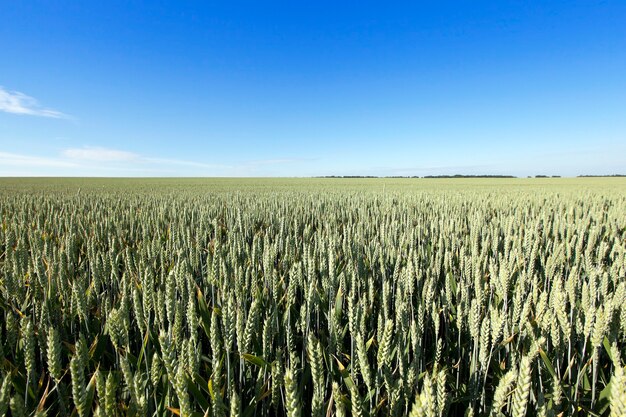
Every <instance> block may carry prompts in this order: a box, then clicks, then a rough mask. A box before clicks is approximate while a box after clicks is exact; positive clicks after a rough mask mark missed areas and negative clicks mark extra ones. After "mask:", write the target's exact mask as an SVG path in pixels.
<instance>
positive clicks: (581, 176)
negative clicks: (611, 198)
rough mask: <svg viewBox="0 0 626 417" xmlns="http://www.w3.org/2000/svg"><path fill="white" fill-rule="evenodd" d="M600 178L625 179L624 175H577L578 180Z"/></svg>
mask: <svg viewBox="0 0 626 417" xmlns="http://www.w3.org/2000/svg"><path fill="white" fill-rule="evenodd" d="M601 177H626V174H611V175H579V176H578V178H601Z"/></svg>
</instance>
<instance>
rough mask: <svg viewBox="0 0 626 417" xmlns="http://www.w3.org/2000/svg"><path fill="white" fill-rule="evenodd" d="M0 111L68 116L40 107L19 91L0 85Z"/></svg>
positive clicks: (59, 116)
mask: <svg viewBox="0 0 626 417" xmlns="http://www.w3.org/2000/svg"><path fill="white" fill-rule="evenodd" d="M0 111H3V112H5V113H12V114H22V115H29V116H41V117H51V118H54V119H64V118H68V116H67V115H66V114H64V113H61V112H60V111H57V110H52V109H48V108H45V107H42V106H41V105H40V104H39V102H38V101H37V100H36V99H35V98H33V97H31V96H27V95H26V94H24V93H20V92H19V91H9V90H6V89H5V88H4V87H2V86H0Z"/></svg>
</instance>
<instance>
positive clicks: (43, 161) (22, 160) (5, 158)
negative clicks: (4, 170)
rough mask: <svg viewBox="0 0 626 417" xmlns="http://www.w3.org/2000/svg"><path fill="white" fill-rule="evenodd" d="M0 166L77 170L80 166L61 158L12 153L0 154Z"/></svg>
mask: <svg viewBox="0 0 626 417" xmlns="http://www.w3.org/2000/svg"><path fill="white" fill-rule="evenodd" d="M0 165H2V166H4V167H7V166H10V167H13V166H15V167H20V168H23V167H38V168H76V167H78V166H79V165H78V164H76V163H74V162H71V161H65V160H62V159H59V158H46V157H40V156H31V155H20V154H16V153H10V152H0Z"/></svg>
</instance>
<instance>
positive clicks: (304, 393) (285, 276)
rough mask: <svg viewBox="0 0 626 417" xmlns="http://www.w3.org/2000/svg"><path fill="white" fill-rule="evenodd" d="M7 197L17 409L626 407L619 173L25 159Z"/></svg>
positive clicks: (7, 374)
mask: <svg viewBox="0 0 626 417" xmlns="http://www.w3.org/2000/svg"><path fill="white" fill-rule="evenodd" d="M79 188H80V193H79V192H77V190H78V189H79ZM0 216H1V217H0V309H1V310H0V314H1V315H2V320H0V381H1V385H0V416H1V415H5V414H7V413H11V415H16V416H18V415H24V416H26V415H66V416H71V415H75V416H79V417H80V416H90V415H99V416H106V417H116V416H122V415H135V416H161V415H171V414H172V413H174V414H178V415H183V416H202V415H207V416H209V415H210V416H226V415H231V416H245V417H250V416H258V417H261V416H274V415H278V416H303V415H305V416H309V415H315V416H323V415H327V414H328V413H330V414H334V415H337V416H344V415H359V416H360V415H366V416H388V415H391V416H404V415H415V416H422V415H423V416H433V417H443V416H446V415H463V414H467V415H474V416H494V417H495V416H501V415H506V416H509V415H513V416H520V417H521V416H527V415H549V416H557V415H559V414H560V413H563V415H596V416H609V415H610V416H621V415H623V414H624V412H625V411H624V410H626V406H625V404H626V397H625V395H626V394H625V393H626V389H624V386H625V381H626V378H625V377H624V374H625V372H626V371H625V370H624V364H623V362H622V359H621V358H620V353H621V354H622V356H623V352H624V351H626V333H625V332H626V182H624V180H623V179H607V180H597V179H577V180H565V179H559V180H552V179H548V180H546V181H541V182H540V183H539V182H537V181H535V180H517V179H500V180H495V179H489V180H478V179H474V180H469V179H455V180H443V179H442V180H367V179H353V180H331V179H324V180H229V179H223V180H221V179H220V180H217V179H216V180H199V179H198V180H122V179H120V180H99V179H93V180H81V179H66V180H34V179H33V180H8V179H5V180H0Z"/></svg>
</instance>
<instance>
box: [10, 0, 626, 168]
mask: <svg viewBox="0 0 626 417" xmlns="http://www.w3.org/2000/svg"><path fill="white" fill-rule="evenodd" d="M624 22H626V2H624V1H610V0H609V1H542V2H528V1H456V2H451V1H428V2H406V3H403V2H384V4H383V3H382V2H364V1H358V2H356V1H355V2H330V1H329V2H327V1H316V2H306V3H304V2H302V3H299V2H272V3H270V2H267V3H263V4H261V2H238V1H229V2H219V3H215V2H204V1H198V2H190V1H170V2H168V1H153V2H140V1H106V2H91V1H86V2H76V1H53V0H48V1H36V0H34V1H29V2H21V1H18V2H8V1H6V2H1V3H0V176H13V175H17V176H21V175H51V176H55V175H63V176H83V175H84V176H313V175H420V176H422V175H437V174H456V173H461V174H482V173H486V174H512V175H518V176H525V175H534V174H548V175H564V176H573V175H578V174H602V173H626V75H625V74H626V24H624Z"/></svg>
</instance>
